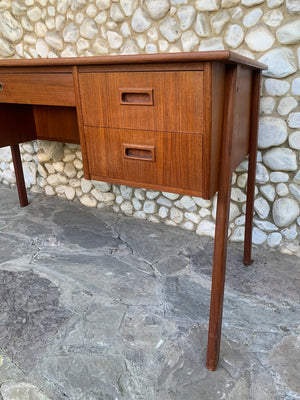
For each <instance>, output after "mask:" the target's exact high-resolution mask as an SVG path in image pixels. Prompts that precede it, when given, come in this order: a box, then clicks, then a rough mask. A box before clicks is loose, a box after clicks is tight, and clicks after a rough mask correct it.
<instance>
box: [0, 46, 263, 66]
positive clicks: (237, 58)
mask: <svg viewBox="0 0 300 400" xmlns="http://www.w3.org/2000/svg"><path fill="white" fill-rule="evenodd" d="M205 61H220V62H224V63H226V64H230V63H235V64H242V65H243V66H245V67H249V68H253V69H259V70H263V69H267V66H266V65H265V64H262V63H260V62H258V61H255V60H252V59H250V58H248V57H244V56H241V55H240V54H237V53H234V52H232V51H229V50H220V51H198V52H192V53H160V54H134V55H115V56H101V57H68V58H37V59H4V60H0V68H1V67H26V66H32V67H43V66H44V67H50V66H76V65H97V64H147V63H150V64H152V63H177V62H180V63H193V62H205Z"/></svg>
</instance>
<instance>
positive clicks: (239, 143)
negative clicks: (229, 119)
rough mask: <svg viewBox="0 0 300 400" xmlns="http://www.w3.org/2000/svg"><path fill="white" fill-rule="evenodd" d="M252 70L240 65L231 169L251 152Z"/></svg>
mask: <svg viewBox="0 0 300 400" xmlns="http://www.w3.org/2000/svg"><path fill="white" fill-rule="evenodd" d="M251 96H252V70H251V69H248V68H244V67H242V66H239V67H238V75H237V93H236V102H235V112H234V128H233V140H232V144H233V148H232V159H231V170H232V171H234V170H235V168H236V167H238V166H239V164H240V163H241V162H242V161H243V160H244V159H245V157H246V156H247V154H249V143H250V125H251Z"/></svg>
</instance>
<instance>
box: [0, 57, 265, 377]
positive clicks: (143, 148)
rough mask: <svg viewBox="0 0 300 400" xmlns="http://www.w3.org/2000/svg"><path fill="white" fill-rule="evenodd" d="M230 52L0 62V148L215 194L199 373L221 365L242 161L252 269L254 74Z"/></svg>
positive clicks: (254, 66) (129, 180)
mask: <svg viewBox="0 0 300 400" xmlns="http://www.w3.org/2000/svg"><path fill="white" fill-rule="evenodd" d="M265 68H266V66H265V65H263V64H260V63H258V62H256V61H253V60H250V59H247V58H245V57H242V56H240V55H238V54H234V53H231V52H229V51H215V52H195V53H177V54H176V53H175V54H155V55H130V56H108V57H89V58H65V59H62V58H57V59H36V60H2V61H0V103H1V104H0V120H1V134H0V147H3V146H11V150H12V155H13V162H14V167H15V173H16V180H17V187H18V193H19V198H20V204H21V206H26V205H27V204H28V201H27V194H26V188H25V184H24V177H23V171H22V164H21V158H20V152H19V143H22V142H26V141H29V140H34V139H46V140H54V141H62V142H70V143H80V144H81V148H82V155H83V164H84V172H85V178H86V179H98V180H101V181H108V182H112V183H121V184H125V185H132V186H136V187H146V188H150V189H156V190H164V191H170V192H176V193H180V194H188V195H192V196H199V197H202V198H205V199H210V198H211V197H212V196H213V195H214V194H215V193H216V192H217V191H218V192H219V193H218V206H217V219H216V235H215V250H214V262H213V275H212V289H211V305H210V321H209V334H208V350H207V368H208V369H210V370H215V368H216V366H217V362H218V358H219V348H220V336H221V324H222V309H223V296H224V280H225V266H226V252H227V231H228V218H229V204H230V192H231V175H232V172H233V170H234V169H235V168H236V167H237V166H238V165H239V164H240V162H241V161H242V160H243V159H244V158H245V157H246V156H247V154H249V174H248V187H247V212H246V234H245V248H244V263H245V264H246V265H249V264H250V263H251V232H252V216H253V201H254V184H255V166H256V145H257V126H258V113H259V96H260V78H261V70H262V69H265Z"/></svg>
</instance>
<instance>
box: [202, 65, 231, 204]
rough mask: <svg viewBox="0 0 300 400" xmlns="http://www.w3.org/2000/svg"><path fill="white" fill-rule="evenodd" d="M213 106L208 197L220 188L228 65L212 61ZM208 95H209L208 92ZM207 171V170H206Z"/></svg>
mask: <svg viewBox="0 0 300 400" xmlns="http://www.w3.org/2000/svg"><path fill="white" fill-rule="evenodd" d="M210 65H211V77H210V79H211V87H210V93H211V99H210V104H211V108H210V109H208V108H207V113H208V117H207V118H208V124H209V125H208V126H207V130H210V135H207V137H209V139H210V144H209V147H208V149H209V155H210V159H209V171H210V173H209V175H208V179H209V182H208V192H207V196H206V198H208V199H210V198H212V196H213V195H214V194H215V193H216V191H217V190H218V184H219V183H218V182H219V170H220V168H219V166H220V156H221V143H222V129H223V118H224V103H225V101H226V99H225V78H226V65H225V64H224V63H221V62H212V63H211V64H210ZM206 96H208V95H207V94H206ZM207 107H208V105H207ZM204 173H205V171H204Z"/></svg>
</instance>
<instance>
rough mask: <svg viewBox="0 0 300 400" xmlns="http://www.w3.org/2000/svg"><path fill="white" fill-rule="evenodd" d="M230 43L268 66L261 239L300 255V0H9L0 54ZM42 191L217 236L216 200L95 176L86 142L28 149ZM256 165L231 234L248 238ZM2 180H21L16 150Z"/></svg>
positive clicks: (29, 172)
mask: <svg viewBox="0 0 300 400" xmlns="http://www.w3.org/2000/svg"><path fill="white" fill-rule="evenodd" d="M219 49H230V50H234V51H236V52H238V53H241V54H243V55H246V56H248V57H251V58H255V59H258V60H260V61H262V62H264V63H266V64H268V65H269V70H268V72H266V73H265V74H264V79H263V84H262V98H261V119H260V132H259V153H258V160H257V161H258V164H257V183H256V200H255V216H254V231H253V240H254V243H256V244H266V245H269V246H271V247H277V248H279V249H280V250H281V251H284V252H287V253H294V254H297V255H300V246H299V231H300V228H299V226H300V217H299V214H300V208H299V202H300V171H299V150H300V106H299V96H300V71H299V68H300V0H196V1H190V0H120V1H118V0H90V1H87V0H24V1H21V0H0V57H2V58H37V57H59V56H63V57H70V56H78V55H79V56H93V55H108V54H132V53H157V52H178V51H196V50H219ZM21 151H22V157H23V161H24V162H23V166H24V172H25V179H26V185H27V187H28V188H30V189H31V191H33V192H45V193H46V194H47V195H49V196H60V197H66V198H67V199H69V200H77V201H78V200H79V201H80V202H81V203H82V204H84V205H86V206H89V207H98V208H101V207H103V206H105V205H108V206H110V207H112V208H113V209H114V210H115V211H116V212H123V213H125V214H127V215H133V216H134V217H138V218H145V219H148V220H150V221H153V222H164V223H166V224H169V225H178V226H181V227H183V228H185V229H189V230H195V231H196V232H197V234H199V235H210V236H213V234H214V225H215V211H216V199H215V198H214V199H213V200H212V201H207V200H202V199H199V198H195V197H189V196H179V195H177V194H172V193H160V192H156V191H151V190H144V189H135V188H131V187H126V186H118V185H110V184H107V183H101V182H94V181H91V182H90V181H86V180H85V179H84V178H83V166H82V158H81V151H80V146H77V145H62V144H59V143H50V142H42V141H40V142H33V143H26V144H23V145H22V146H21ZM246 170H247V162H243V163H242V164H241V165H240V166H239V168H238V169H237V170H236V172H235V173H234V174H233V190H232V204H231V214H230V221H231V224H230V239H231V240H232V241H242V240H243V234H244V220H245V217H244V212H245V199H246V194H245V192H246V182H247V172H246ZM0 180H1V182H2V183H5V184H9V185H14V184H15V177H14V173H13V167H12V160H11V155H10V151H9V149H7V148H4V149H0Z"/></svg>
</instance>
